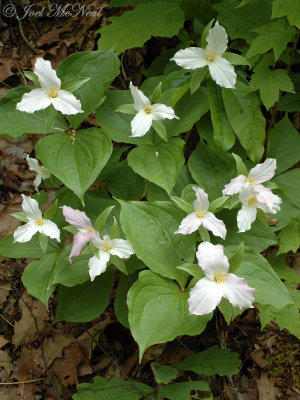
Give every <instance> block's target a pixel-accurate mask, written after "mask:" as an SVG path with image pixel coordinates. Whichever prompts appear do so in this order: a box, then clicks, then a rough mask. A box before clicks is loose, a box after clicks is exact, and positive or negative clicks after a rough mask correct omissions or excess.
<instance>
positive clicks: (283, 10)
mask: <svg viewBox="0 0 300 400" xmlns="http://www.w3.org/2000/svg"><path fill="white" fill-rule="evenodd" d="M299 11H300V0H274V1H273V4H272V18H278V17H284V16H287V19H288V21H289V23H290V24H291V25H296V26H297V28H299V29H300V13H299Z"/></svg>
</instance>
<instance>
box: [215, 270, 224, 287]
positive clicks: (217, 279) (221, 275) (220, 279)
mask: <svg viewBox="0 0 300 400" xmlns="http://www.w3.org/2000/svg"><path fill="white" fill-rule="evenodd" d="M225 279H226V272H220V273H218V274H215V275H214V281H215V282H216V283H219V284H222V283H224V282H225Z"/></svg>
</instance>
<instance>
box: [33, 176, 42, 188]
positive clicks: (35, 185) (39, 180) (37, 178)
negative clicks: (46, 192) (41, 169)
mask: <svg viewBox="0 0 300 400" xmlns="http://www.w3.org/2000/svg"><path fill="white" fill-rule="evenodd" d="M41 182H42V175H41V174H39V173H38V174H37V175H36V177H35V180H34V181H33V184H34V187H35V190H36V191H37V192H38V187H39V185H40V184H41Z"/></svg>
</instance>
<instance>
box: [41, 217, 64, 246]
mask: <svg viewBox="0 0 300 400" xmlns="http://www.w3.org/2000/svg"><path fill="white" fill-rule="evenodd" d="M38 231H39V232H41V233H43V234H44V235H46V236H49V237H50V238H51V239H56V240H57V241H58V242H60V238H59V236H60V231H59V229H58V227H57V225H56V224H55V223H54V222H52V221H50V220H49V219H44V224H43V225H42V226H39V227H38Z"/></svg>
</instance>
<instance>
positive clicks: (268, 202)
mask: <svg viewBox="0 0 300 400" xmlns="http://www.w3.org/2000/svg"><path fill="white" fill-rule="evenodd" d="M255 189H256V190H258V194H257V196H256V198H257V202H258V204H257V207H258V208H260V209H261V210H263V211H264V212H265V213H271V214H276V213H277V211H279V210H280V204H281V202H282V200H281V198H280V197H279V196H277V195H276V194H273V193H272V191H271V189H269V188H266V187H264V186H262V185H255Z"/></svg>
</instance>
